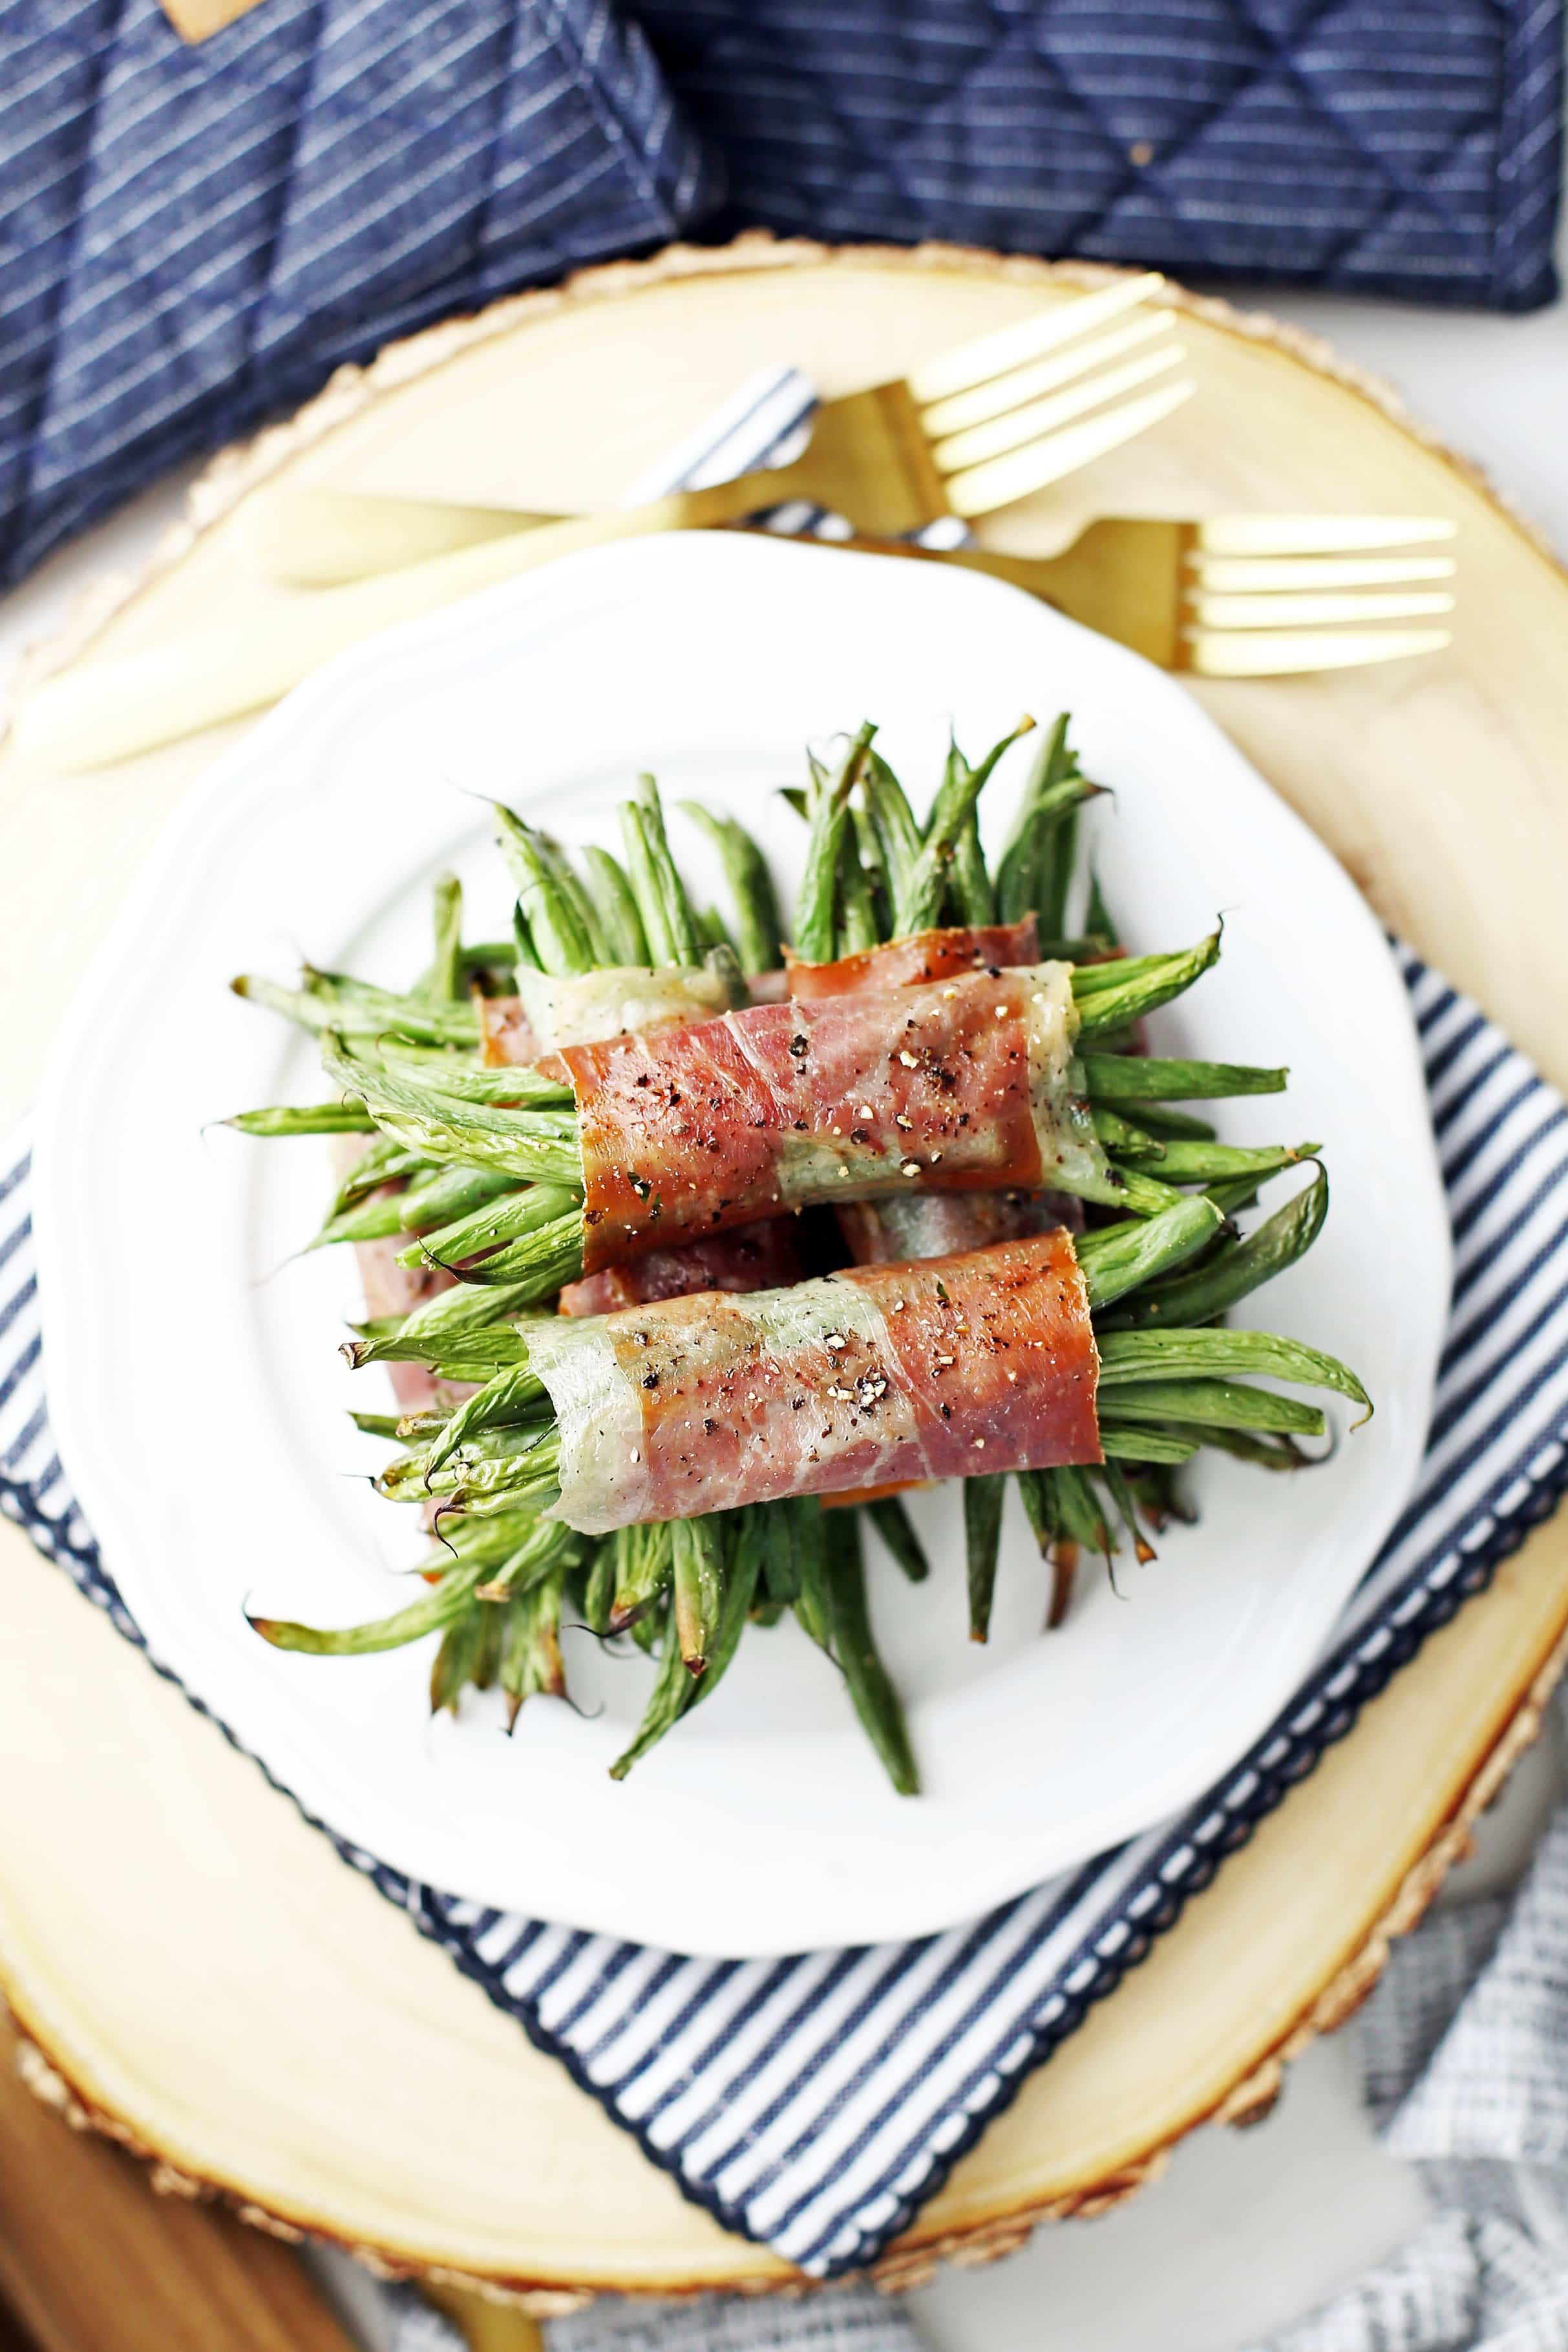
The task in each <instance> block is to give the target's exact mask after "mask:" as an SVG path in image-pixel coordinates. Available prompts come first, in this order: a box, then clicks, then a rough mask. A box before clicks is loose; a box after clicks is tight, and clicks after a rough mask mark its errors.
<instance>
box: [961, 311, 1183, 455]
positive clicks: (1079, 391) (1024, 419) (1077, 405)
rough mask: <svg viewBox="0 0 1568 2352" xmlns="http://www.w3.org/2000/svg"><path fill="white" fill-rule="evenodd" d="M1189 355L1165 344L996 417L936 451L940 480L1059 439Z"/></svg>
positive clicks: (1175, 344) (1180, 345)
mask: <svg viewBox="0 0 1568 2352" xmlns="http://www.w3.org/2000/svg"><path fill="white" fill-rule="evenodd" d="M1186 355H1187V354H1186V349H1185V346H1184V344H1181V343H1162V344H1161V345H1160V346H1159V348H1158V349H1157V350H1155V351H1152V352H1144V353H1143V355H1142V358H1141V359H1135V360H1127V361H1124V362H1123V363H1122V365H1121V367H1115V368H1107V369H1106V370H1105V372H1104V373H1103V374H1100V375H1091V376H1087V377H1085V378H1084V379H1083V380H1082V381H1081V382H1080V383H1070V384H1068V386H1067V387H1066V388H1065V390H1063V391H1061V392H1053V393H1051V394H1048V395H1047V398H1046V399H1044V400H1032V401H1030V402H1029V404H1028V405H1027V406H1026V407H1025V408H1016V409H1014V410H1013V411H1012V413H1011V415H1006V416H994V417H993V418H992V419H991V421H990V423H989V424H988V425H972V426H971V427H970V429H969V431H968V432H967V433H955V434H953V435H952V438H951V439H950V440H946V441H938V442H937V443H936V444H935V445H934V446H933V447H932V449H931V462H932V464H933V465H934V466H935V467H936V469H937V472H938V473H939V474H962V473H965V472H967V471H968V469H969V468H970V467H973V466H979V465H983V464H984V462H985V460H986V459H987V458H989V457H1004V456H1005V454H1006V452H1007V451H1008V450H1009V449H1019V448H1022V446H1024V444H1025V442H1026V441H1037V440H1038V439H1039V437H1040V436H1041V435H1042V434H1045V433H1054V432H1055V431H1056V430H1057V428H1058V425H1069V424H1070V423H1071V422H1072V420H1073V418H1074V417H1075V416H1082V415H1084V413H1085V412H1086V410H1088V409H1090V408H1103V407H1104V406H1105V404H1106V403H1107V401H1110V400H1120V398H1121V394H1123V393H1124V392H1136V390H1137V389H1138V386H1139V385H1140V384H1141V383H1148V382H1149V381H1150V379H1151V378H1152V377H1153V376H1157V375H1164V374H1165V373H1167V372H1168V370H1170V369H1171V368H1173V367H1179V366H1180V364H1181V362H1182V361H1183V360H1184V359H1185V357H1186Z"/></svg>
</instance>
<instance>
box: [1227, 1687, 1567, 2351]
mask: <svg viewBox="0 0 1568 2352" xmlns="http://www.w3.org/2000/svg"><path fill="white" fill-rule="evenodd" d="M1564 1711H1565V1712H1568V1710H1564ZM1361 2032H1362V2057H1363V2076H1364V2086H1365V2092H1366V2098H1367V2104H1368V2106H1369V2108H1370V2110H1371V2113H1372V2116H1373V2120H1374V2121H1375V2122H1376V2123H1377V2125H1378V2126H1379V2128H1380V2131H1381V2133H1382V2137H1383V2142H1384V2147H1386V2148H1387V2149H1388V2151H1389V2153H1390V2154H1391V2155H1394V2156H1398V2157H1402V2158H1407V2159H1408V2160H1409V2162H1411V2163H1412V2164H1414V2165H1415V2166H1416V2167H1417V2168H1418V2169H1419V2170H1420V2172H1421V2175H1422V2178H1423V2184H1424V2186H1425V2188H1426V2192H1427V2195H1428V2196H1429V2198H1430V2200H1431V2202H1432V2206H1433V2213H1432V2219H1431V2220H1430V2221H1428V2222H1427V2224H1426V2228H1425V2229H1423V2230H1422V2231H1420V2233H1419V2234H1418V2235H1417V2236H1416V2237H1415V2239H1413V2240H1412V2241H1411V2242H1410V2243H1409V2244H1408V2245H1406V2246H1404V2247H1402V2248H1401V2249H1400V2250H1399V2252H1397V2253H1396V2254H1395V2255H1394V2257H1393V2259H1392V2260H1391V2261H1389V2262H1386V2263H1382V2264H1381V2265H1380V2266H1379V2267H1378V2268H1377V2269H1376V2270H1374V2271H1372V2272H1370V2273H1368V2274H1367V2275H1366V2276H1365V2277H1364V2278H1363V2279H1360V2280H1358V2281H1357V2283H1356V2284H1355V2285H1353V2286H1352V2287H1350V2288H1348V2289H1347V2290H1346V2291H1345V2293H1343V2294H1340V2295H1336V2296H1335V2297H1334V2299H1333V2301H1332V2302H1331V2303H1329V2304H1326V2305H1324V2306H1323V2307H1322V2309H1321V2310H1320V2311H1316V2312H1314V2313H1312V2314H1311V2315H1310V2316H1309V2317H1307V2318H1305V2319H1302V2320H1299V2321H1297V2322H1296V2323H1295V2324H1294V2325H1292V2326H1289V2327H1287V2328H1284V2329H1282V2330H1280V2331H1279V2333H1278V2334H1276V2335H1274V2336H1270V2337H1269V2338H1268V2343H1267V2345H1264V2346H1259V2347H1257V2352H1564V2347H1568V1806H1565V1807H1564V1808H1563V1810H1562V1811H1560V1812H1559V1813H1558V1815H1557V1817H1556V1819H1555V1820H1554V1821H1553V1822H1552V1825H1551V1827H1550V1828H1549V1829H1548V1831H1547V1832H1546V1834H1545V1836H1544V1837H1543V1838H1542V1842H1541V1844H1540V1846H1539V1848H1538V1849H1537V1851H1536V1854H1535V1857H1534V1860H1533V1862H1532V1863H1531V1868H1530V1872H1529V1874H1528V1875H1527V1877H1526V1878H1525V1881H1524V1883H1523V1885H1522V1886H1521V1889H1520V1891H1519V1894H1518V1895H1517V1896H1515V1897H1514V1898H1513V1899H1512V1900H1511V1901H1510V1900H1504V1899H1499V1898H1489V1899H1488V1900H1485V1901H1481V1902H1476V1903H1469V1904H1466V1905H1463V1906H1459V1907H1458V1908H1456V1909H1454V1910H1451V1911H1446V1912H1440V1913H1438V1914H1437V1916H1436V1917H1434V1918H1432V1919H1429V1920H1428V1921H1427V1922H1426V1924H1425V1925H1424V1926H1423V1927H1419V1928H1418V1929H1417V1930H1416V1932H1415V1934H1414V1935H1413V1936H1408V1937H1405V1938H1404V1939H1403V1940H1402V1941H1400V1942H1399V1943H1396V1944H1395V1945H1394V1948H1393V1951H1392V1953H1391V1955H1390V1958H1389V1964H1388V1968H1387V1970H1386V1972H1385V1974H1384V1979H1383V1982H1382V1984H1381V1985H1380V1986H1379V1988H1378V1990H1377V1992H1376V1994H1375V1995H1374V1997H1373V2000H1371V2001H1370V2002H1369V2003H1368V2005H1367V2008H1366V2010H1365V2011H1364V2014H1363V2023H1362V2027H1361Z"/></svg>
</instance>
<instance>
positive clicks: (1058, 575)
mask: <svg viewBox="0 0 1568 2352" xmlns="http://www.w3.org/2000/svg"><path fill="white" fill-rule="evenodd" d="M1453 536H1454V526H1453V524H1452V523H1451V522H1448V521H1446V520H1443V519H1442V518H1440V517H1437V516H1431V515H1327V514H1322V515H1320V514H1294V515H1293V514H1237V515H1211V516H1210V517H1209V519H1208V520H1207V521H1205V522H1151V521H1137V520H1131V519H1124V518H1118V517H1107V518H1105V519H1103V520H1100V521H1098V522H1091V523H1090V524H1089V526H1088V528H1087V529H1086V530H1083V531H1081V532H1080V533H1079V537H1078V538H1077V539H1076V540H1075V541H1074V542H1073V544H1072V545H1071V546H1070V547H1068V548H1065V549H1063V550H1062V551H1061V552H1060V553H1059V554H1057V555H1044V556H1030V555H997V554H994V553H993V552H992V551H990V550H989V549H985V548H951V549H942V550H937V549H932V548H922V547H915V546H911V545H910V542H909V541H907V540H901V541H896V542H891V543H889V541H876V540H869V539H850V540H840V541H834V542H831V543H832V544H836V545H839V546H847V547H853V548H858V549H860V550H862V551H870V552H872V553H875V554H880V555H900V556H914V557H917V558H919V559H921V560H922V561H925V562H933V563H948V564H961V565H962V566H963V568H964V569H965V570H967V571H971V572H989V573H990V575H991V577H992V578H993V579H994V580H1006V581H1009V582H1010V583H1012V585H1013V586H1014V587H1016V588H1024V589H1026V590H1027V591H1028V593H1029V594H1030V595H1032V596H1038V597H1039V598H1041V600H1042V601H1043V602H1044V603H1046V604H1052V605H1054V606H1055V607H1056V609H1057V610H1058V612H1060V613H1066V614H1068V615H1069V617H1070V618H1071V619H1073V620H1075V621H1082V622H1083V623H1084V624H1085V625H1086V626H1088V627H1089V628H1091V629H1096V630H1098V631H1099V632H1100V635H1102V636H1107V637H1114V638H1115V639H1116V641H1117V643H1118V644H1119V645H1123V646H1131V648H1132V650H1133V652H1134V653H1139V654H1142V656H1144V658H1145V660H1147V661H1152V662H1158V663H1159V664H1160V666H1161V667H1162V668H1163V669H1173V670H1191V671H1193V672H1194V673H1195V674H1196V675H1197V676H1198V677H1287V676H1292V675H1300V673H1302V672H1304V671H1310V670H1327V669H1355V668H1363V667H1366V666H1367V665H1368V664H1370V663H1373V662H1385V661H1401V660H1405V659H1407V658H1408V657H1409V656H1412V655H1414V654H1431V653H1440V652H1441V651H1442V649H1443V647H1444V646H1447V644H1448V643H1449V635H1448V632H1447V629H1443V628H1435V627H1432V626H1427V627H1425V628H1410V627H1407V626H1405V627H1394V626H1392V625H1391V624H1393V623H1395V622H1400V623H1408V622H1412V621H1425V622H1427V623H1431V622H1433V621H1436V620H1437V619H1438V618H1440V617H1441V616H1442V615H1444V614H1448V613H1451V612H1452V611H1453V609H1454V598H1453V596H1452V594H1451V593H1450V592H1449V590H1448V589H1447V586H1445V584H1444V583H1446V582H1448V581H1451V580H1452V579H1453V577H1454V573H1455V570H1456V566H1455V562H1454V559H1453V557H1452V556H1450V555H1436V554H1422V555H1412V554H1402V553H1399V554H1396V553H1394V550H1395V549H1405V548H1417V547H1432V546H1435V545H1436V544H1437V543H1438V542H1439V541H1444V540H1448V539H1452V538H1453Z"/></svg>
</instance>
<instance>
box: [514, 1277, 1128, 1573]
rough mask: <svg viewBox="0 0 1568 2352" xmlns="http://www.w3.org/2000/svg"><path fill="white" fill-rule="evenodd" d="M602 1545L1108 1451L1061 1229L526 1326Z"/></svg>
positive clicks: (583, 1507)
mask: <svg viewBox="0 0 1568 2352" xmlns="http://www.w3.org/2000/svg"><path fill="white" fill-rule="evenodd" d="M528 1341H529V1360H530V1363H531V1366H532V1368H533V1370H535V1371H536V1372H537V1373H538V1374H539V1377H540V1378H541V1379H542V1381H543V1382H544V1384H545V1387H546V1388H547V1389H548V1391H549V1392H550V1397H551V1401H552V1403H553V1405H554V1407H555V1413H556V1419H557V1422H558V1424H559V1427H560V1432H561V1465H562V1466H561V1499H560V1502H559V1504H558V1506H557V1507H556V1513H557V1516H558V1517H561V1518H563V1519H564V1520H565V1521H566V1522H567V1524H568V1525H569V1526H571V1527H574V1528H579V1529H580V1530H581V1531H582V1532H583V1533H584V1534H587V1535H605V1534H608V1533H609V1532H610V1531H611V1530H612V1529H613V1528H619V1527H629V1526H632V1525H635V1524H637V1523H638V1522H641V1521H646V1520H664V1519H679V1518H692V1517H697V1516H699V1515H700V1514H701V1513H703V1512H707V1511H718V1510H731V1509H735V1508H737V1507H740V1506H741V1505H742V1504H748V1503H769V1502H777V1501H779V1500H781V1499H782V1498H783V1497H784V1496H790V1495H825V1494H835V1493H842V1492H843V1491H845V1490H846V1489H847V1488H868V1487H878V1486H883V1487H885V1486H892V1485H895V1484H898V1485H902V1484H905V1483H908V1482H909V1481H911V1480H917V1479H929V1478H963V1477H971V1476H974V1475H979V1474H980V1473H982V1472H986V1471H1007V1470H1042V1469H1049V1468H1053V1467H1057V1466H1059V1465H1063V1464H1067V1463H1089V1462H1098V1461H1100V1459H1101V1458H1102V1456H1101V1453H1100V1436H1099V1429H1098V1424H1097V1422H1096V1417H1095V1388H1096V1382H1097V1380H1098V1377H1099V1359H1098V1356H1097V1354H1096V1352H1095V1346H1094V1337H1093V1332H1092V1330H1091V1328H1090V1325H1089V1300H1088V1296H1087V1293H1086V1291H1085V1288H1084V1283H1083V1277H1082V1275H1081V1273H1080V1272H1079V1265H1078V1260H1077V1258H1076V1256H1075V1255H1074V1253H1073V1247H1072V1243H1071V1241H1070V1239H1069V1238H1068V1235H1067V1234H1063V1233H1060V1232H1057V1233H1049V1234H1037V1235H1035V1236H1033V1237H1031V1238H1028V1239H1026V1240H1023V1241H1016V1242H1004V1243H1001V1244H998V1245H997V1246H996V1247H994V1248H992V1249H987V1250H974V1251H969V1252H966V1253H964V1254H963V1255H959V1256H956V1257H946V1258H935V1259H928V1260H926V1261H923V1262H922V1263H921V1264H919V1265H891V1266H856V1267H852V1268H850V1269H849V1270H848V1271H847V1272H846V1273H842V1274H834V1275H826V1276H821V1277H820V1278H818V1279H817V1280H816V1281H812V1282H805V1283H800V1284H797V1285H796V1286H795V1288H794V1289H788V1290H768V1291H757V1292H753V1293H752V1294H751V1295H750V1296H746V1297H733V1296H721V1295H717V1294H714V1293H712V1292H710V1293H707V1294H705V1295H704V1296H702V1297H692V1298H668V1299H664V1300H662V1301H659V1302H658V1303H657V1304H655V1305H653V1306H646V1307H627V1308H625V1309H623V1310H622V1311H621V1312H620V1313H618V1314H615V1315H607V1316H603V1317H598V1318H592V1319H588V1320H584V1321H573V1320H571V1319H569V1318H565V1317H557V1318H543V1319H542V1320H541V1321H540V1322H539V1323H537V1324H533V1325H531V1326H530V1327H528Z"/></svg>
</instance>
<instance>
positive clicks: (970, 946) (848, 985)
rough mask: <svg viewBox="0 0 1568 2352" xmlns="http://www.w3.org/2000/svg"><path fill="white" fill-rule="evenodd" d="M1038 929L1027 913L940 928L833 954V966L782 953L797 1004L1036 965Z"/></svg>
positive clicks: (917, 985)
mask: <svg viewBox="0 0 1568 2352" xmlns="http://www.w3.org/2000/svg"><path fill="white" fill-rule="evenodd" d="M1039 955H1040V938H1039V929H1038V927H1037V924H1036V921H1035V918H1034V917H1033V915H1026V916H1025V917H1024V919H1023V920H1022V922H1018V923H973V924H957V923H955V924H951V925H948V926H946V927H944V928H942V929H937V930H930V931H914V932H911V933H910V937H909V938H908V939H902V940H888V941H886V942H885V943H884V944H883V945H882V946H880V947H875V948H863V949H861V950H859V951H858V953H857V954H855V955H847V956H839V957H838V958H837V961H835V962H833V963H803V962H802V961H801V960H800V958H799V957H798V956H797V955H796V954H795V952H794V950H793V949H790V948H785V950H784V972H785V977H786V980H787V982H788V987H789V992H790V994H791V996H793V997H795V999H796V1000H797V1001H798V1002H800V1003H813V1002H815V1001H816V999H817V998H819V997H823V996H858V995H859V994H861V993H862V992H864V991H866V990H868V989H879V988H916V987H920V986H922V985H924V984H925V983H927V982H931V981H937V980H952V979H953V978H954V977H956V976H957V975H958V974H960V973H963V972H971V971H990V972H991V973H992V974H993V976H994V975H995V974H996V973H997V972H999V971H1004V970H1005V969H1006V968H1008V967H1009V966H1012V965H1017V964H1026V963H1037V962H1038V961H1039Z"/></svg>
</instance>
